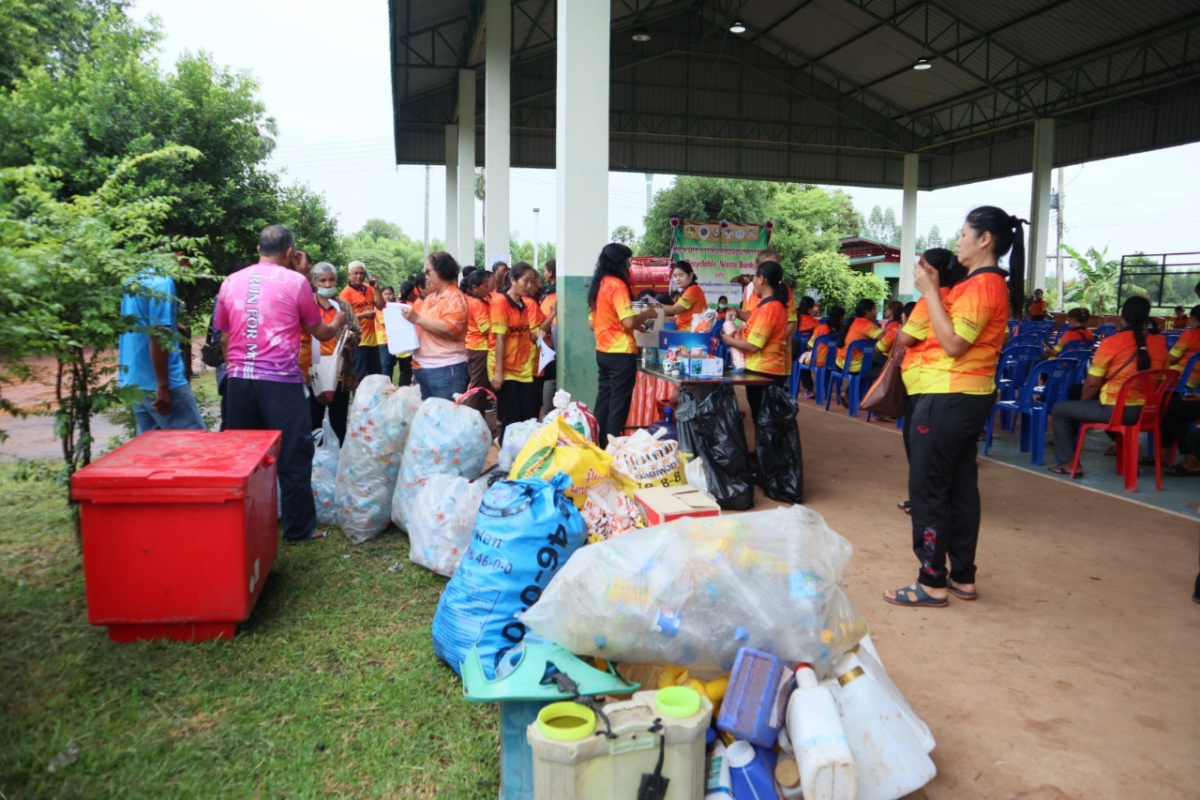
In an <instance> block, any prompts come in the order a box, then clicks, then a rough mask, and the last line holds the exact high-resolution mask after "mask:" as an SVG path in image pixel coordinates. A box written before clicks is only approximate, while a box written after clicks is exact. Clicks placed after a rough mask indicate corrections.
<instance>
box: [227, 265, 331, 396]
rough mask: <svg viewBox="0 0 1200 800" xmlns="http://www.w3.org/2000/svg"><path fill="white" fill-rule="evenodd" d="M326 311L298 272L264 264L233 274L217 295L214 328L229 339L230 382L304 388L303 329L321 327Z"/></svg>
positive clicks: (228, 362) (228, 363)
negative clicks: (319, 324)
mask: <svg viewBox="0 0 1200 800" xmlns="http://www.w3.org/2000/svg"><path fill="white" fill-rule="evenodd" d="M320 321H321V310H320V309H319V308H318V307H317V301H316V300H315V299H314V298H313V292H312V287H311V286H309V285H308V281H307V280H305V278H304V276H303V275H301V274H300V273H298V272H293V271H291V270H290V269H287V268H286V267H281V266H279V265H277V264H270V263H265V262H261V263H258V264H255V265H253V266H250V267H246V268H245V269H243V270H239V271H238V272H235V273H233V274H232V275H230V276H229V277H228V278H226V279H225V282H224V283H222V284H221V292H220V294H219V295H217V313H216V318H215V320H214V327H216V329H217V330H219V331H221V332H223V333H224V332H228V333H229V356H228V360H227V365H228V368H229V373H228V374H229V377H231V378H243V379H246V380H259V381H277V382H279V383H303V382H304V378H303V377H302V376H301V374H300V361H299V356H300V336H301V333H302V331H301V326H302V325H316V324H317V323H319V322H320Z"/></svg>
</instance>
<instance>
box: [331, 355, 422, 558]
mask: <svg viewBox="0 0 1200 800" xmlns="http://www.w3.org/2000/svg"><path fill="white" fill-rule="evenodd" d="M420 405H421V390H420V389H418V388H417V387H415V386H405V387H403V388H396V387H395V386H393V385H392V383H391V381H389V380H388V379H387V378H386V377H384V376H383V375H369V376H367V377H366V378H364V379H363V381H362V383H360V384H359V385H358V390H357V391H355V393H354V399H352V400H351V401H350V418H349V421H348V423H347V426H346V442H345V444H344V445H343V446H342V453H341V456H340V457H339V458H338V471H337V484H336V489H335V492H336V505H337V508H338V512H337V513H338V515H339V518H340V519H339V521H340V525H341V528H342V533H344V534H346V538H348V539H349V540H350V541H352V542H354V543H355V544H358V543H360V542H365V541H366V540H367V539H370V538H372V537H373V536H376V535H378V534H379V533H380V532H381V531H382V530H383V529H384V528H386V527H387V525H388V516H389V513H390V512H391V499H392V493H393V492H394V490H395V488H396V476H397V474H398V473H399V472H400V453H401V452H402V451H403V450H404V445H405V444H406V443H407V441H408V435H409V431H410V425H411V423H412V420H413V416H414V415H415V414H416V412H417V409H418V408H419V407H420Z"/></svg>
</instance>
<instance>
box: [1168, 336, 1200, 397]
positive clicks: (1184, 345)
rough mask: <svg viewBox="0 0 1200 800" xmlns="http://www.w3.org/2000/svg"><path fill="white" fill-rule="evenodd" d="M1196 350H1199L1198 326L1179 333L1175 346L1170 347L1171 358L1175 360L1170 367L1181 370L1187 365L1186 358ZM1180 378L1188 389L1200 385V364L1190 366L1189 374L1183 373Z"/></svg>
mask: <svg viewBox="0 0 1200 800" xmlns="http://www.w3.org/2000/svg"><path fill="white" fill-rule="evenodd" d="M1198 352H1200V328H1190V329H1188V330H1186V331H1184V332H1183V333H1181V334H1180V335H1179V338H1178V339H1176V340H1175V346H1174V347H1172V348H1171V358H1172V360H1174V361H1175V364H1173V365H1172V366H1171V369H1177V370H1179V371H1180V372H1182V371H1183V368H1184V367H1186V366H1187V362H1188V359H1189V358H1191V357H1192V356H1193V355H1195V354H1196V353H1198ZM1180 380H1182V381H1184V382H1186V383H1187V386H1188V388H1189V389H1195V388H1196V387H1197V386H1200V364H1196V366H1194V367H1192V374H1191V375H1184V376H1182V377H1181V378H1180Z"/></svg>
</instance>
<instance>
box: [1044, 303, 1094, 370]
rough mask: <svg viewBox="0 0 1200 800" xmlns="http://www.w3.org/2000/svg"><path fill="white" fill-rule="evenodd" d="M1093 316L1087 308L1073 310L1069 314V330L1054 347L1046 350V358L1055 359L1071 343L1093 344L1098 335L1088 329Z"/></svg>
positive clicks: (1063, 333)
mask: <svg viewBox="0 0 1200 800" xmlns="http://www.w3.org/2000/svg"><path fill="white" fill-rule="evenodd" d="M1091 318H1092V315H1091V314H1090V313H1088V310H1087V309H1086V308H1072V309H1071V310H1070V311H1068V312H1067V329H1066V330H1065V331H1063V332H1062V336H1059V337H1058V341H1057V342H1055V343H1054V345H1053V346H1050V347H1047V348H1046V357H1047V358H1054V357H1055V356H1057V355H1058V354H1059V353H1061V352H1062V351H1063V348H1064V347H1066V346H1067V345H1068V344H1070V343H1071V342H1087V343H1088V344H1091V343H1092V342H1094V341H1095V340H1096V335H1095V334H1094V333H1092V331H1091V329H1090V328H1088V320H1090V319H1091Z"/></svg>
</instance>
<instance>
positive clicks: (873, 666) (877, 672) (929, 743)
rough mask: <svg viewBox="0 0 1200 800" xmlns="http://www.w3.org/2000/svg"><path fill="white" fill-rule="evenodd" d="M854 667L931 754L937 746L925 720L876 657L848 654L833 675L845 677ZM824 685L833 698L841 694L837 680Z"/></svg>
mask: <svg viewBox="0 0 1200 800" xmlns="http://www.w3.org/2000/svg"><path fill="white" fill-rule="evenodd" d="M855 667H861V668H862V670H863V671H864V672H866V673H867V674H868V675H870V676H871V677H872V678H873V679H874V680H875V681H876V682H878V683H879V685H880V686H881V687H882V688H883V690H884V691H885V692H887V693H888V695H889V696H890V697H891V698H892V699H893V700H894V701H895V702H896V705H897V706H899V708H900V714H901V716H903V717H904V721H905V722H907V723H908V724H909V726H910V727H911V728H912V729H913V733H914V734H916V737H917V738H918V739H920V740H921V746H922V747H924V748H925V752H926V753H932V752H933V749H934V747H936V746H937V741H936V740H935V739H934V738H933V732H932V731H930V730H929V726H928V725H926V724H925V720H923V719H921V718H920V717H919V716H917V712H915V711H913V708H912V706H910V705H909V704H908V701H907V700H906V699H905V698H904V695H903V694H901V692H900V689H899V687H897V686H896V684H895V683H893V682H892V679H891V677H890V676H889V675H888V674H887V670H885V669H884V668H883V664H882V663H881V662H880V661H879V659H878V657H875V656H873V655H872V651H871V650H867V653H866V656H865V657H860V656H859V654H858V653H855V652H849V653H846V654H845V655H844V656H842V657H841V658H839V659H838V660H837V663H835V664H834V665H833V674H834V675H845V674H846V673H847V672H849V671H851V670H852V669H854V668H855ZM824 683H826V684H831V685H832V688H833V696H834V697H835V698H836V697H837V696H838V695H839V694H840V693H841V687H840V686H839V685H838V683H837V678H831V679H830V680H828V681H824Z"/></svg>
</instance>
